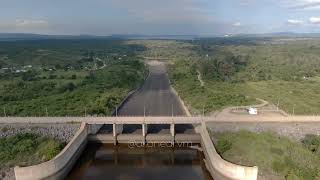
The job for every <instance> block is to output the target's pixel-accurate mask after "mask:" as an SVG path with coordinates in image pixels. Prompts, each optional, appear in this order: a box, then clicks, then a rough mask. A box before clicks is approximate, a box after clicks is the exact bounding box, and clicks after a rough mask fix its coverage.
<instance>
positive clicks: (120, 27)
mask: <svg viewBox="0 0 320 180" xmlns="http://www.w3.org/2000/svg"><path fill="white" fill-rule="evenodd" d="M284 31H290V32H320V0H0V32H14V33H17V32H22V33H42V34H94V35H110V34H149V35H159V34H181V35H182V34H195V35H217V34H218V35H221V34H238V33H269V32H284Z"/></svg>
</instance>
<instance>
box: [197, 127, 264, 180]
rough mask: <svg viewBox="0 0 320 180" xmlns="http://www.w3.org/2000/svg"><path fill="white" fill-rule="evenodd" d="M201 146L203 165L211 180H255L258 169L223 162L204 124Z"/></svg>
mask: <svg viewBox="0 0 320 180" xmlns="http://www.w3.org/2000/svg"><path fill="white" fill-rule="evenodd" d="M200 134H201V146H202V149H203V152H204V155H205V158H206V160H205V163H206V166H207V169H208V171H209V172H210V174H211V176H212V177H213V179H217V180H257V178H258V167H246V166H240V165H236V164H232V163H230V162H227V161H225V160H224V159H222V158H221V156H220V155H219V154H218V153H217V151H216V149H215V147H214V145H213V142H212V140H211V138H210V135H209V133H208V130H207V127H206V125H205V123H202V125H201V132H200Z"/></svg>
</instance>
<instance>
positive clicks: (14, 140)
mask: <svg viewBox="0 0 320 180" xmlns="http://www.w3.org/2000/svg"><path fill="white" fill-rule="evenodd" d="M63 147H64V145H63V144H61V143H60V142H58V141H56V140H54V139H52V138H47V137H40V136H37V135H33V134H19V135H15V136H11V137H7V138H0V169H2V168H9V167H13V166H30V165H35V164H39V163H41V162H45V161H48V160H50V159H52V158H53V157H55V156H56V155H57V154H58V153H59V152H60V151H61V150H62V149H63Z"/></svg>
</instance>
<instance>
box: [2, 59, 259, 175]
mask: <svg viewBox="0 0 320 180" xmlns="http://www.w3.org/2000/svg"><path fill="white" fill-rule="evenodd" d="M149 66H150V74H149V76H148V77H147V78H146V81H145V83H144V85H143V86H142V87H140V88H139V89H138V90H136V91H135V92H133V93H131V94H130V95H129V96H128V97H127V98H126V99H125V100H124V101H123V102H122V103H121V105H120V106H119V108H117V109H116V111H115V113H114V115H113V116H112V117H66V118H59V117H56V118H40V117H39V118H21V119H19V120H17V122H23V121H25V122H28V123H39V122H42V123H46V122H48V123H52V122H55V123H81V127H80V129H79V130H78V132H77V133H76V135H75V136H74V137H73V139H72V140H71V141H70V142H69V143H68V144H67V146H66V147H65V148H64V149H63V151H62V152H60V153H59V154H58V155H57V156H56V157H55V158H54V159H52V160H50V161H48V162H45V163H42V164H39V165H35V166H29V167H15V169H14V170H15V176H16V179H17V180H34V179H83V180H86V179H114V180H147V179H156V180H157V179H159V180H160V179H175V180H176V179H178V180H179V179H181V180H182V179H183V180H196V179H197V180H198V179H203V180H212V179H215V180H220V179H222V180H224V179H226V180H256V179H257V173H258V168H257V167H244V166H239V165H235V164H232V163H229V162H227V161H225V160H223V159H222V158H221V157H220V155H219V154H218V153H217V152H216V150H215V148H214V145H213V143H212V141H211V138H210V136H209V133H208V131H207V127H206V118H204V117H191V116H188V115H189V113H188V112H187V109H186V108H185V107H184V105H183V102H182V101H181V100H180V98H179V96H178V95H177V94H176V93H175V92H174V90H173V89H172V87H171V86H170V82H169V79H168V77H167V74H166V68H165V65H164V64H162V63H160V62H157V61H153V62H151V63H149ZM8 121H11V122H15V119H11V120H8Z"/></svg>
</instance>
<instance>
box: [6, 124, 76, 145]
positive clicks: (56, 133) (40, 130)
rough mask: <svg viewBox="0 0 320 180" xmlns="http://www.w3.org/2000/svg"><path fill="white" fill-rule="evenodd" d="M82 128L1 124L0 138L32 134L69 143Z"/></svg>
mask: <svg viewBox="0 0 320 180" xmlns="http://www.w3.org/2000/svg"><path fill="white" fill-rule="evenodd" d="M79 128H80V124H79V123H74V124H71V123H69V124H0V138H2V137H9V136H14V135H17V134H25V133H32V134H36V135H39V136H45V137H51V138H54V139H56V140H59V141H61V142H63V143H68V142H69V141H70V140H71V139H72V137H73V136H74V135H75V134H76V132H77V131H78V129H79Z"/></svg>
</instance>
